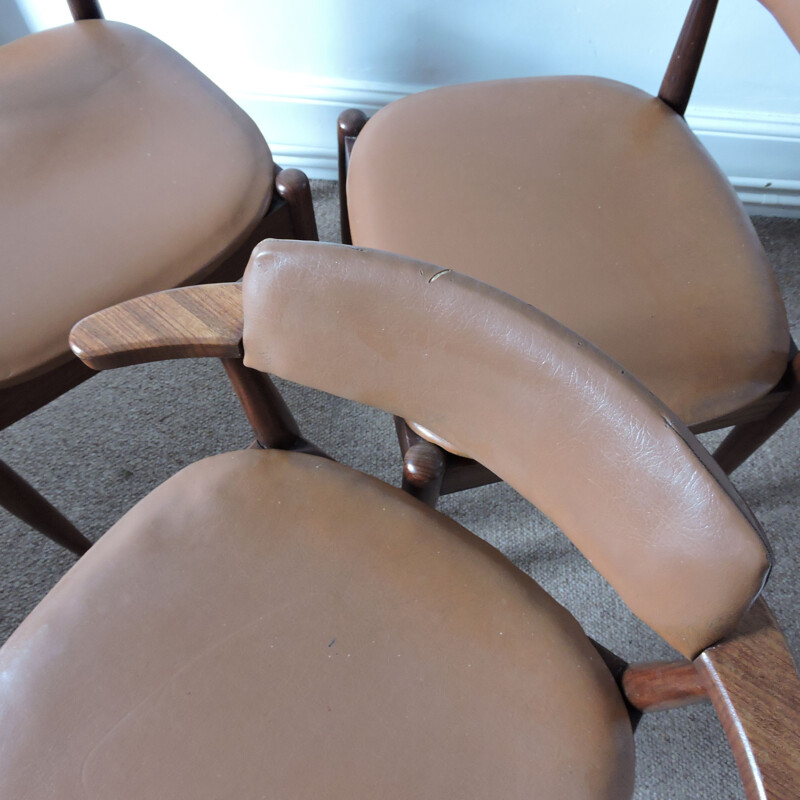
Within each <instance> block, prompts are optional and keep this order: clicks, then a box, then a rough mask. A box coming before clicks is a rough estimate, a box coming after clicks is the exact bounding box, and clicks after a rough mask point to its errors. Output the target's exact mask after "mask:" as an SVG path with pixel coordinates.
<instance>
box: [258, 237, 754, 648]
mask: <svg viewBox="0 0 800 800" xmlns="http://www.w3.org/2000/svg"><path fill="white" fill-rule="evenodd" d="M243 308H244V334H243V337H244V338H243V342H244V360H245V364H246V365H247V366H249V367H252V368H254V369H257V370H260V371H263V372H271V373H275V374H277V375H279V376H281V377H284V378H288V379H289V380H293V381H297V382H298V383H303V384H306V385H308V386H312V387H315V388H318V389H322V390H324V391H328V392H332V393H334V394H338V395H340V396H343V397H347V398H350V399H352V400H356V401H359V402H362V403H365V404H367V405H371V406H375V407H378V408H382V409H384V410H387V411H390V412H392V413H394V414H397V415H399V416H402V417H404V418H406V419H413V420H414V421H416V422H418V423H419V424H421V425H424V426H425V427H427V428H429V429H431V430H434V431H435V432H436V433H437V434H439V435H440V436H443V437H445V438H446V439H447V440H448V441H450V442H452V443H453V444H454V445H456V446H457V447H458V448H459V449H460V450H461V451H463V452H466V453H468V454H469V455H471V456H472V457H474V458H475V459H476V460H478V461H480V462H481V463H482V464H484V465H485V466H486V467H488V468H489V469H491V470H492V471H493V472H495V473H496V474H497V475H499V476H500V477H501V478H503V479H504V480H506V481H507V482H508V483H510V484H511V485H512V486H513V487H514V488H516V489H517V490H518V491H520V492H521V493H522V494H523V495H524V496H525V497H527V498H528V499H529V500H530V501H531V502H533V503H534V504H535V505H536V506H538V507H539V508H540V509H541V510H542V511H543V512H544V513H546V514H547V515H548V516H550V518H551V519H553V521H554V522H556V524H558V525H559V526H560V527H561V528H562V529H563V530H564V532H565V533H566V534H567V535H568V536H569V537H570V538H571V539H572V540H573V541H574V542H575V544H576V545H577V546H578V547H579V548H580V549H581V550H582V551H583V553H584V555H585V556H587V558H589V560H590V561H591V562H592V563H593V564H594V566H595V567H596V568H597V569H598V570H599V571H600V573H601V574H603V575H604V576H605V577H606V579H607V580H608V581H609V582H610V583H611V584H612V585H613V586H614V588H615V589H616V590H617V591H618V592H619V594H620V595H621V597H622V598H623V600H625V602H626V603H627V604H628V606H629V607H630V608H631V610H633V612H634V613H636V614H637V615H638V616H639V617H640V618H641V619H643V620H644V621H645V622H647V623H648V624H649V625H650V626H651V627H652V628H653V629H654V630H656V631H657V632H658V633H659V634H660V635H661V636H662V637H663V638H664V639H665V640H666V641H668V642H669V643H670V644H672V645H673V646H674V647H676V648H677V649H678V650H679V651H680V652H682V653H683V654H684V655H687V656H689V657H693V656H694V655H696V654H697V653H698V652H699V651H700V650H701V649H703V648H704V647H706V646H708V645H710V644H711V643H713V642H714V641H717V640H718V639H719V638H721V637H722V636H724V635H725V634H726V633H727V632H728V631H729V630H731V628H732V627H733V625H735V623H736V622H737V621H738V619H739V617H740V616H741V614H742V613H743V612H744V611H745V610H746V609H747V608H748V607H749V605H750V604H751V603H752V601H753V600H754V598H755V597H756V596H757V595H758V593H759V591H760V589H761V587H762V585H763V582H764V580H765V579H766V575H767V572H768V569H769V554H768V550H767V547H766V545H765V544H764V542H763V540H762V538H761V534H760V529H759V527H758V523H757V522H756V521H755V520H754V518H753V517H752V515H751V514H750V513H749V511H748V510H747V508H746V506H745V505H744V503H743V502H742V501H741V499H740V498H739V497H738V495H737V493H736V491H735V489H734V488H733V487H732V486H731V484H730V482H729V481H728V480H727V478H726V477H725V476H724V474H722V473H721V471H720V470H719V469H718V468H717V467H716V466H715V465H714V463H713V461H712V459H711V458H710V457H709V456H708V454H707V453H705V451H704V450H703V449H702V447H700V446H699V444H697V442H696V440H695V439H694V437H693V436H692V434H691V433H690V432H689V431H688V429H686V428H685V426H684V425H683V424H682V423H681V422H680V421H679V420H678V419H677V418H676V417H674V415H672V414H671V412H669V410H668V409H666V407H664V406H663V404H661V403H660V402H659V401H658V400H657V399H656V398H655V397H654V396H653V395H652V394H650V393H649V392H648V391H647V390H646V389H644V388H643V387H642V386H641V384H639V383H638V382H637V381H636V380H635V379H633V378H632V377H631V376H630V375H627V374H625V372H624V371H623V370H621V369H620V367H619V366H618V365H617V364H616V363H615V362H613V361H612V360H611V359H609V358H608V357H607V356H605V355H604V354H602V353H600V352H599V351H597V350H596V349H595V348H594V347H593V346H592V345H591V344H589V343H587V342H585V341H583V340H581V339H580V337H578V336H577V335H576V334H575V333H573V332H572V331H570V330H568V329H566V328H564V327H563V326H562V325H560V324H559V323H557V322H555V321H554V320H552V319H551V318H549V317H547V316H546V315H544V314H542V313H541V312H539V311H538V310H536V309H534V308H533V307H531V306H529V305H526V304H525V303H522V302H521V301H519V300H517V299H516V298H513V297H510V296H509V295H506V294H504V293H503V292H500V291H498V290H496V289H494V288H492V287H490V286H487V285H486V284H482V283H480V282H478V281H475V280H473V279H471V278H467V277H466V276H463V275H459V274H457V273H454V272H452V271H449V270H440V269H438V268H436V267H433V266H431V265H429V264H423V263H421V262H415V261H412V260H410V259H405V258H402V257H399V256H394V255H391V254H388V253H381V252H378V251H365V250H362V249H354V248H346V247H343V246H334V245H319V244H310V243H301V242H291V243H285V242H282V243H272V242H270V241H267V242H263V243H262V245H261V246H260V247H259V248H258V249H257V250H256V251H255V252H254V255H253V259H252V260H251V262H250V265H249V267H248V270H247V272H246V273H245V279H244V286H243Z"/></svg>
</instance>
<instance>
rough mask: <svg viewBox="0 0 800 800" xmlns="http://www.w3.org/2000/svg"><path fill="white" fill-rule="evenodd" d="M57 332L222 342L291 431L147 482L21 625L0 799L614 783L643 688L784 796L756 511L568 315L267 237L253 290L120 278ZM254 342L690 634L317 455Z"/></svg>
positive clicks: (165, 353) (785, 700)
mask: <svg viewBox="0 0 800 800" xmlns="http://www.w3.org/2000/svg"><path fill="white" fill-rule="evenodd" d="M437 275H439V276H440V277H439V278H436V276H437ZM366 298H369V300H370V301H371V302H369V303H366V302H364V301H365V299H366ZM409 316H410V317H411V319H409ZM409 322H411V323H412V324H411V325H409ZM401 335H402V336H404V337H406V336H408V337H410V338H411V341H410V343H409V345H410V346H408V347H398V346H397V341H398V337H399V336H401ZM72 345H73V348H74V349H75V352H76V353H77V354H79V355H80V356H81V358H83V359H84V360H85V361H86V363H87V364H89V365H91V366H93V367H96V368H111V367H120V366H124V365H126V364H131V363H139V362H143V361H148V360H153V359H160V358H181V357H198V356H213V357H219V358H222V359H224V361H225V364H226V366H227V368H228V370H229V372H230V373H231V374H235V375H238V376H240V377H241V378H242V379H241V380H240V381H239V382H238V386H239V387H240V388H243V391H242V397H243V401H244V402H243V405H244V408H245V411H246V412H247V414H248V417H249V418H250V420H251V422H252V423H253V428H254V430H255V431H256V435H257V436H258V438H259V441H261V442H262V444H265V443H269V442H275V441H278V440H281V441H282V442H283V449H277V448H274V447H270V448H268V449H261V450H258V449H250V450H246V451H243V452H238V453H228V454H223V455H217V456H214V457H212V458H210V459H206V460H204V461H201V462H198V463H196V464H194V465H192V466H190V467H188V468H187V469H186V470H184V471H182V472H181V473H179V474H178V475H177V476H175V477H173V478H172V479H170V480H169V481H167V482H166V483H165V484H163V485H162V486H160V487H159V488H158V489H156V490H155V491H154V492H153V493H152V494H150V495H149V496H148V497H146V498H145V499H144V500H142V501H141V502H140V503H139V504H138V505H137V506H136V507H135V508H134V509H133V510H132V511H130V512H129V513H128V514H127V515H126V516H125V517H124V518H123V519H122V520H121V521H120V522H119V523H118V524H117V525H115V526H114V527H113V528H112V529H111V530H110V531H109V532H108V533H107V534H106V535H105V536H103V537H102V538H101V539H100V541H99V542H98V543H97V544H96V545H95V546H94V547H93V548H92V550H91V551H90V552H89V553H88V554H87V555H86V556H85V557H84V558H82V559H81V560H80V561H79V562H78V564H76V565H75V567H73V569H72V570H71V571H70V572H69V573H68V574H67V575H66V576H65V577H64V579H63V580H62V581H61V582H60V583H59V584H58V585H57V586H56V587H55V588H54V589H53V590H52V592H51V593H50V595H49V596H48V597H46V598H45V599H44V600H43V601H42V603H41V604H40V605H39V607H38V608H37V609H36V610H35V611H34V612H33V613H32V614H31V616H30V617H29V618H28V619H27V620H26V621H25V622H24V623H23V624H22V625H21V626H20V628H19V629H18V630H17V631H16V632H15V633H14V634H13V635H12V637H11V638H10V639H9V640H8V642H7V643H6V645H5V646H4V647H3V648H2V650H0V674H2V675H3V676H4V680H3V681H1V682H0V737H2V738H0V795H2V796H9V797H12V796H13V797H28V796H44V795H46V794H48V793H49V794H57V795H58V796H59V797H71V796H81V797H83V796H96V795H103V796H108V797H111V796H113V797H124V798H129V799H132V798H138V797H154V796H159V797H192V798H205V797H218V796H236V797H256V796H258V797H261V796H269V797H312V796H313V797H326V798H340V797H342V798H343V797H347V798H359V797H370V798H373V797H376V796H379V797H398V798H401V797H403V798H407V797H417V798H428V797H431V798H433V797H436V798H441V797H465V796H469V797H487V798H496V797H504V798H509V800H510V799H511V798H516V797H526V798H527V797H531V796H535V797H564V798H567V797H569V798H589V797H591V798H615V800H620V799H621V798H624V797H629V796H630V793H631V791H632V780H633V740H632V730H633V728H634V727H635V724H636V720H637V719H638V717H639V714H640V713H641V712H642V711H652V710H656V709H661V708H668V707H674V706H676V705H681V704H685V703H690V702H697V701H699V700H703V699H708V698H710V699H711V700H712V702H713V703H714V704H715V707H716V708H717V710H718V711H719V713H720V716H721V718H722V720H723V723H724V724H725V725H726V730H727V733H728V736H729V738H730V740H731V743H732V746H733V749H734V752H735V754H736V757H737V760H738V763H739V767H740V770H741V773H742V777H743V780H744V783H745V786H746V788H747V792H748V797H749V798H756V797H759V798H761V797H768V798H770V800H775V799H776V798H786V799H787V800H788V798H790V797H796V796H797V791H798V788H800V765H798V762H797V758H796V753H797V748H798V745H800V683H799V682H798V676H797V672H796V669H795V667H794V664H793V662H792V658H791V655H790V654H789V652H788V650H787V648H786V644H785V642H784V640H783V638H782V636H781V634H780V632H779V630H778V628H777V626H776V624H775V622H774V619H773V618H772V617H771V615H770V613H769V611H768V609H767V607H766V605H765V603H764V601H763V599H757V600H755V602H754V599H755V598H756V597H757V596H758V594H759V592H760V591H761V587H762V585H763V582H764V579H765V577H766V574H767V572H768V570H769V553H768V549H767V547H766V545H765V544H764V541H763V540H762V538H761V537H762V534H761V531H760V528H759V527H758V523H757V522H756V521H755V520H754V519H753V517H752V515H751V514H750V513H749V511H748V510H747V508H746V507H745V506H744V504H743V503H742V502H741V500H740V499H739V498H738V496H737V494H736V491H735V489H733V487H732V486H731V485H730V483H729V481H728V480H727V478H726V477H725V476H724V475H723V474H722V473H721V471H720V470H719V468H718V467H717V466H716V465H715V464H714V463H713V462H712V461H711V459H710V458H709V457H708V456H707V454H704V452H703V450H702V448H700V447H699V446H698V444H697V442H696V441H695V440H694V437H693V436H692V435H691V434H690V433H689V432H688V430H687V429H686V428H685V426H684V425H683V424H682V423H681V422H680V421H679V420H678V419H677V418H676V417H675V416H674V415H672V414H671V412H669V411H668V410H667V409H666V408H665V407H664V406H663V405H662V404H661V403H660V402H659V401H657V400H656V399H655V398H654V397H653V396H652V395H650V394H649V393H647V392H646V391H645V390H644V389H643V388H642V387H641V386H640V385H639V384H638V383H637V382H636V381H635V380H634V379H632V378H631V377H630V376H629V375H626V374H624V373H622V372H621V370H620V369H619V367H618V366H617V365H616V364H614V363H613V362H612V361H611V360H610V359H608V358H607V357H605V356H604V355H603V354H601V353H600V352H599V351H597V350H595V349H594V348H593V347H592V346H591V345H590V344H589V343H587V342H585V341H584V340H582V339H580V337H578V336H577V335H576V334H574V333H572V332H571V331H569V330H568V329H566V328H564V327H563V326H561V325H560V324H558V323H556V322H554V321H553V320H551V319H550V318H548V317H547V316H545V315H543V314H541V313H540V312H538V311H537V310H535V309H533V308H532V307H530V306H526V305H525V304H524V303H522V302H520V301H518V300H516V299H514V298H513V297H510V296H508V295H504V294H503V293H502V292H499V291H497V290H495V289H492V288H490V287H488V286H486V285H484V284H481V283H479V282H477V281H475V280H473V279H470V278H467V277H465V276H461V275H457V274H456V273H454V272H452V271H451V272H448V273H447V274H442V273H441V271H440V270H439V269H438V268H436V267H432V266H431V265H429V264H424V263H421V262H415V261H412V260H409V259H405V258H401V257H399V256H394V255H389V254H386V253H376V252H370V251H366V250H356V249H352V248H347V247H343V246H337V245H321V244H311V243H301V242H289V243H277V242H264V243H262V245H261V246H260V247H259V249H258V250H256V251H255V252H254V255H253V259H252V260H251V263H250V266H249V267H248V270H247V272H246V274H245V280H244V284H243V285H239V284H221V285H216V286H205V287H196V288H185V289H176V290H172V291H168V292H163V293H160V294H156V295H151V296H149V297H145V298H141V299H137V300H132V301H128V302H127V303H123V304H122V305H119V306H116V307H114V308H111V309H108V310H106V311H102V312H100V313H98V314H95V315H94V316H92V317H90V318H88V319H87V320H84V321H83V322H81V323H80V324H79V325H78V326H76V328H75V329H74V330H73V333H72ZM242 353H243V354H244V359H243V360H242ZM265 369H269V370H270V371H274V372H275V373H277V374H279V375H282V376H285V377H287V378H289V379H291V380H295V381H301V382H308V383H310V384H312V385H314V386H317V387H318V388H322V389H325V390H326V391H332V392H334V393H338V394H342V395H343V396H346V397H350V398H353V399H358V400H361V401H363V402H366V403H370V404H375V405H378V406H380V407H383V408H385V409H387V410H389V411H392V412H394V413H398V414H403V415H410V416H416V415H417V414H423V416H422V417H419V418H420V419H422V420H423V421H425V422H436V423H441V425H442V428H441V429H442V430H443V431H446V432H447V434H448V435H449V436H452V437H453V440H454V441H457V442H458V443H459V444H464V445H467V446H469V447H471V448H473V447H474V448H475V451H474V452H476V453H477V454H479V455H480V457H481V459H482V460H483V461H484V463H486V464H487V465H489V466H490V467H491V468H492V469H494V470H496V471H497V473H498V474H499V475H501V476H502V477H503V478H504V479H506V480H508V481H509V482H511V483H512V484H513V485H515V486H517V487H518V488H520V489H521V490H522V491H523V492H524V493H525V494H526V495H528V496H529V497H530V498H531V499H532V500H534V501H535V502H536V503H537V505H540V506H541V507H542V508H544V509H547V510H548V513H550V514H551V515H552V517H553V519H554V520H556V521H557V522H559V524H561V525H562V527H563V529H564V530H565V532H566V533H567V534H568V535H569V536H571V538H572V539H573V541H575V542H576V543H577V544H578V545H579V546H580V547H581V549H582V550H583V551H584V553H586V554H587V555H588V556H589V557H590V558H591V559H592V561H593V563H594V564H595V565H596V566H597V567H598V568H599V569H600V571H601V572H603V574H605V575H606V576H607V577H608V578H609V579H610V580H611V582H612V584H613V585H614V587H615V588H616V589H617V590H618V591H619V592H620V594H621V595H622V597H623V598H624V599H625V600H626V602H627V603H628V604H629V606H630V607H631V609H632V610H633V611H634V612H635V613H637V614H638V615H640V616H641V617H642V619H644V620H646V621H647V622H648V623H649V624H650V625H651V626H652V627H654V629H655V630H656V631H657V632H658V633H659V634H660V635H662V636H663V637H665V638H666V639H667V640H668V641H669V642H671V643H672V644H673V645H674V646H675V647H676V648H677V649H678V650H679V651H680V652H681V653H682V654H683V655H684V656H685V658H683V659H678V660H675V661H673V662H666V663H663V662H662V663H657V664H652V663H642V664H634V665H627V664H625V663H624V662H621V661H620V660H619V659H617V658H615V657H614V656H613V655H612V654H610V653H609V652H608V651H606V650H605V649H604V648H602V647H601V646H600V645H594V644H593V643H592V642H591V641H590V640H589V639H588V638H587V637H586V636H585V634H584V633H583V632H582V630H581V628H580V627H579V625H578V623H577V622H576V621H575V620H574V618H573V617H571V616H570V615H569V613H567V612H566V611H565V610H564V609H563V608H561V607H560V606H558V604H557V603H555V602H554V601H553V600H552V599H551V598H550V597H549V596H548V595H547V594H546V593H545V592H544V591H543V590H542V589H540V588H539V587H538V586H537V585H536V584H535V583H534V582H533V581H532V580H531V579H530V578H528V577H527V576H526V575H524V574H523V573H521V572H520V571H519V570H517V569H516V568H514V567H513V566H512V565H511V564H510V563H508V562H507V561H506V560H505V559H504V558H503V557H502V556H501V555H500V554H498V553H497V552H496V551H494V550H493V549H492V548H491V547H489V546H488V545H486V544H485V543H483V542H481V541H480V540H478V539H477V538H476V537H474V536H472V535H471V534H469V533H468V532H467V531H466V530H465V529H463V528H462V527H461V526H459V525H457V524H456V523H454V522H453V521H451V520H448V519H447V518H445V517H444V516H442V515H441V514H439V513H438V512H436V511H434V510H433V509H431V508H429V507H427V506H425V505H424V504H423V503H420V502H419V501H417V500H416V499H414V498H412V497H410V496H408V495H407V494H405V493H403V492H401V491H400V490H398V489H395V488H392V487H389V486H387V485H385V484H382V483H381V482H379V481H377V480H376V479H374V478H371V477H368V476H366V475H363V474H360V473H357V472H355V471H354V470H352V469H350V468H347V467H345V466H342V465H339V464H336V463H334V462H333V461H331V460H330V459H327V458H324V457H321V456H320V455H319V454H312V453H310V452H309V451H310V450H312V449H313V448H312V447H311V446H310V445H308V444H307V443H304V442H302V441H301V440H299V439H298V436H297V432H296V426H295V425H294V424H293V422H292V421H291V417H290V415H288V412H287V411H286V409H285V406H283V405H281V404H280V403H277V404H276V403H275V402H274V399H275V395H274V394H273V393H272V392H271V391H270V390H267V391H266V392H264V391H262V389H263V388H264V387H265V386H266V387H269V386H270V384H269V379H268V378H267V377H266V375H265V374H264V373H263V372H261V370H265ZM486 370H488V371H489V372H490V373H491V377H492V380H490V381H486V380H484V374H485V371H486ZM409 375H413V376H414V379H415V380H414V386H413V387H412V386H410V385H409V380H408V377H409ZM247 376H249V378H248V377H247ZM248 381H249V383H248ZM522 385H524V386H526V387H527V388H528V389H529V391H524V392H520V391H519V388H520V386H522ZM259 387H260V388H259ZM465 389H467V390H466V391H465ZM485 413H489V414H491V415H492V418H493V419H496V420H497V423H498V425H497V428H498V430H497V434H498V435H497V436H496V437H494V438H493V439H491V440H490V439H487V438H486V437H484V436H483V435H482V430H483V429H482V428H480V427H479V426H476V425H474V424H473V423H474V416H475V415H476V414H478V415H483V414H485ZM511 417H513V419H511ZM575 419H578V420H579V421H580V423H579V425H578V426H577V427H576V426H575V425H574V421H575ZM533 452H535V453H536V454H537V456H536V457H535V458H532V457H531V455H530V454H531V453H533ZM545 454H546V458H547V461H548V466H547V468H546V469H545V468H544V467H542V466H541V464H542V462H543V461H544V460H545ZM621 486H622V487H624V492H623V493H620V487H621ZM751 604H752V605H751ZM748 607H749V610H748ZM690 659H691V660H690Z"/></svg>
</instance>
